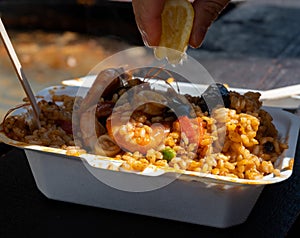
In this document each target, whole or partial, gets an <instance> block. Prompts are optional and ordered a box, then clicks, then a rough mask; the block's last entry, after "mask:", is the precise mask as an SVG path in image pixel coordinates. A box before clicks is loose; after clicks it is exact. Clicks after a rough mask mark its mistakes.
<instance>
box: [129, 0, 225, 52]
mask: <svg viewBox="0 0 300 238" xmlns="http://www.w3.org/2000/svg"><path fill="white" fill-rule="evenodd" d="M165 1H166V0H132V6H133V11H134V14H135V20H136V23H137V26H138V28H139V31H140V33H141V36H142V38H143V41H144V44H145V45H146V46H157V45H159V40H160V35H161V13H162V11H163V8H164V3H165ZM229 1H230V0H194V1H193V7H194V11H195V17H194V25H193V28H192V32H191V36H190V41H189V45H190V46H191V47H193V48H198V47H200V46H201V44H202V42H203V40H204V37H205V35H206V32H207V30H208V28H209V27H210V25H211V24H212V23H213V22H214V21H215V19H216V18H217V17H218V15H219V14H220V13H221V12H222V10H223V9H224V8H225V7H226V6H227V4H228V3H229Z"/></svg>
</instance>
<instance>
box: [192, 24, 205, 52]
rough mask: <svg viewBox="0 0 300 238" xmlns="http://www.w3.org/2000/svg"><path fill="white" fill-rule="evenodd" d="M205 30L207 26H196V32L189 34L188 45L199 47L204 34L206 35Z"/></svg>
mask: <svg viewBox="0 0 300 238" xmlns="http://www.w3.org/2000/svg"><path fill="white" fill-rule="evenodd" d="M206 32H207V28H205V27H198V28H197V32H196V33H193V34H192V35H191V38H190V46H191V47H192V48H199V47H200V46H201V45H202V43H203V40H204V38H205V35H206Z"/></svg>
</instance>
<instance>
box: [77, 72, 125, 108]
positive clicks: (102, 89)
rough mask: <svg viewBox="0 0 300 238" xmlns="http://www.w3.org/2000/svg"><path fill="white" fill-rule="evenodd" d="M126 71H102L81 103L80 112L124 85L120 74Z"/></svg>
mask: <svg viewBox="0 0 300 238" xmlns="http://www.w3.org/2000/svg"><path fill="white" fill-rule="evenodd" d="M122 73H124V72H123V71H122V70H121V69H113V68H109V69H105V70H103V71H101V72H100V73H99V74H98V75H97V77H96V79H95V81H94V82H93V84H92V86H91V88H90V90H89V91H88V93H87V95H86V96H85V98H84V99H83V100H82V102H81V104H80V109H79V110H80V112H84V111H85V110H86V109H88V108H89V107H90V106H92V105H96V104H97V102H98V101H99V99H100V97H103V98H104V97H105V96H107V95H111V92H112V91H113V90H115V89H117V88H119V87H121V86H122V82H121V78H120V75H121V74H122Z"/></svg>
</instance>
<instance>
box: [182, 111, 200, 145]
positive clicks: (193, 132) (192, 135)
mask: <svg viewBox="0 0 300 238" xmlns="http://www.w3.org/2000/svg"><path fill="white" fill-rule="evenodd" d="M178 121H179V124H180V127H181V132H182V133H184V134H185V135H186V137H187V138H188V140H189V143H197V145H199V144H200V143H201V141H202V139H203V135H204V122H203V120H202V119H201V118H200V117H196V118H189V117H187V116H181V117H179V118H178Z"/></svg>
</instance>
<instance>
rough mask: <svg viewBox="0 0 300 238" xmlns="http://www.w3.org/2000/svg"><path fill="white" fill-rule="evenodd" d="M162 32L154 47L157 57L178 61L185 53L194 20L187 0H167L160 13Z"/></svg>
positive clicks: (174, 62)
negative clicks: (157, 43)
mask: <svg viewBox="0 0 300 238" xmlns="http://www.w3.org/2000/svg"><path fill="white" fill-rule="evenodd" d="M161 21H162V33H161V38H160V42H159V46H158V47H156V48H155V49H154V55H155V56H156V58H158V59H164V58H166V59H167V60H168V61H169V62H170V63H172V64H176V63H179V62H180V61H181V60H182V58H183V57H184V55H185V52H186V50H187V47H188V43H189V38H190V34H191V31H192V27H193V22H194V8H193V6H192V3H191V2H189V1H188V0H167V1H166V2H165V5H164V8H163V12H162V14H161Z"/></svg>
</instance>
